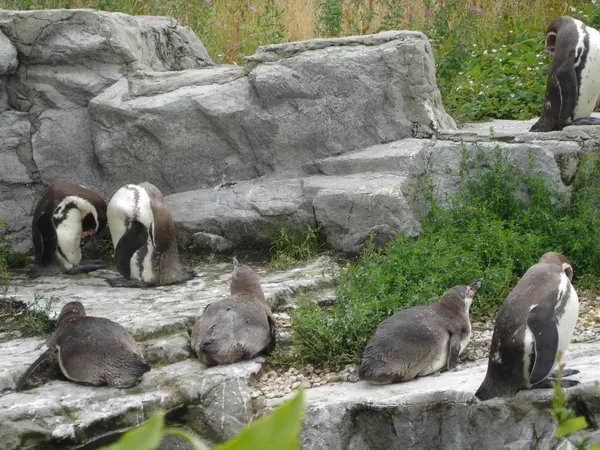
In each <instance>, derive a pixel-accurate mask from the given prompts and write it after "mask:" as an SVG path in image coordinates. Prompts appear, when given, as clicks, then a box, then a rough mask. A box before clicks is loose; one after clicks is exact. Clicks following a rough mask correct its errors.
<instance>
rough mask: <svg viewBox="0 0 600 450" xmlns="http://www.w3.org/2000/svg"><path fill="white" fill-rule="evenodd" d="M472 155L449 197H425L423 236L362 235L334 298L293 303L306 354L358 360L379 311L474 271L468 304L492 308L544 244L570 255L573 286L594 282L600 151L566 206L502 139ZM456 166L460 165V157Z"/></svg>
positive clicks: (432, 297)
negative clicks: (489, 152) (369, 238)
mask: <svg viewBox="0 0 600 450" xmlns="http://www.w3.org/2000/svg"><path fill="white" fill-rule="evenodd" d="M464 158H466V154H465V155H464ZM476 160H477V161H476V164H474V165H473V166H474V168H473V169H472V170H471V171H470V172H469V173H468V174H467V172H464V173H463V181H462V184H461V187H460V188H459V190H458V194H457V196H456V198H454V199H453V201H452V202H451V204H450V206H449V207H444V206H442V205H440V204H437V203H436V202H434V201H433V200H431V199H429V202H430V205H429V210H430V213H429V215H428V216H427V217H426V218H425V219H424V221H423V233H422V235H421V236H420V238H419V239H417V240H409V239H407V238H406V237H404V236H398V237H397V239H396V241H395V242H393V243H391V244H390V245H388V246H387V247H386V248H384V249H380V250H378V249H376V248H375V246H374V245H373V244H368V245H367V246H366V247H365V248H364V250H363V252H362V254H361V256H360V258H359V260H358V261H357V263H356V264H354V265H349V266H348V267H347V268H346V269H345V270H343V271H342V273H341V276H340V280H339V286H338V291H337V300H338V301H337V302H336V303H335V304H334V306H332V307H331V308H329V309H327V310H323V309H321V308H319V307H318V306H316V305H315V304H314V302H303V303H301V304H300V307H299V308H298V309H296V310H294V311H292V320H293V333H294V334H293V339H294V345H295V348H296V351H297V352H298V354H299V358H300V359H301V360H302V361H303V362H306V363H313V364H322V363H325V364H327V365H329V366H330V367H339V366H342V365H344V364H348V363H355V362H357V361H359V360H360V356H361V354H362V351H363V349H364V347H365V345H366V343H367V341H368V339H369V338H370V337H371V336H372V335H373V332H374V330H375V328H376V327H377V325H378V324H379V323H381V321H383V320H384V319H385V318H387V317H389V316H390V315H392V314H393V313H394V312H396V311H398V310H402V309H405V308H410V307H413V306H418V305H424V304H429V303H432V302H435V301H437V300H438V299H439V297H440V296H441V294H442V293H443V292H444V291H445V290H446V289H448V288H450V287H452V286H455V285H457V284H469V283H471V282H473V281H474V280H476V279H477V278H483V279H484V283H483V286H482V288H481V289H480V290H479V291H478V293H477V295H476V297H475V299H474V301H473V304H472V306H471V313H472V316H473V317H474V318H477V317H484V318H490V317H491V316H492V315H493V314H494V313H495V312H496V311H497V310H498V308H499V307H500V305H501V304H502V302H503V299H504V298H505V297H506V295H507V294H508V292H509V291H510V289H511V288H512V286H514V285H515V284H516V282H517V281H518V279H519V278H520V277H521V276H522V275H523V273H524V272H525V271H526V270H527V268H529V267H530V266H531V265H532V264H534V263H535V262H537V261H538V259H539V258H540V256H541V255H542V254H543V253H545V252H548V251H560V252H563V253H564V254H565V255H567V256H568V257H569V259H570V260H571V262H572V263H573V266H574V272H575V280H574V281H575V283H576V285H578V287H579V288H587V287H589V285H588V283H590V284H596V283H597V282H598V278H597V275H596V274H598V273H600V251H599V250H598V246H597V242H599V241H600V216H599V213H598V211H599V208H598V206H600V205H598V203H599V202H600V183H599V181H598V180H600V159H599V158H598V157H597V156H596V157H587V158H585V159H584V161H583V162H582V164H581V165H582V167H581V170H580V171H579V174H578V176H577V178H576V180H575V186H576V189H575V192H574V195H573V198H572V201H571V203H570V206H568V207H567V206H564V203H563V202H561V201H558V200H557V199H560V196H559V195H558V193H557V192H556V191H555V189H554V187H553V186H552V185H550V184H549V183H547V182H546V181H545V180H544V179H543V178H541V176H539V175H538V176H534V175H533V174H532V173H531V171H530V170H529V169H528V170H521V169H519V167H518V166H517V165H516V164H514V163H512V162H511V161H510V160H509V159H508V158H507V157H506V156H505V155H504V154H503V153H502V152H501V151H500V149H497V151H496V154H495V156H493V157H492V158H491V161H489V160H488V161H485V160H484V156H483V153H482V152H478V154H477V155H476ZM462 166H463V170H466V160H465V161H463V164H462ZM467 175H468V176H467ZM424 191H427V189H424ZM520 193H522V194H520ZM518 194H519V195H518Z"/></svg>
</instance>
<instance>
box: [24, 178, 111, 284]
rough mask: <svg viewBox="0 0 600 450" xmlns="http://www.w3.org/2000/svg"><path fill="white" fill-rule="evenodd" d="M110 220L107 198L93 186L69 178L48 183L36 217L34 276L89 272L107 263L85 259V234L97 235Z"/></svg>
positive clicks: (35, 212)
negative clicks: (83, 254) (83, 257)
mask: <svg viewBox="0 0 600 450" xmlns="http://www.w3.org/2000/svg"><path fill="white" fill-rule="evenodd" d="M106 223H107V217H106V202H105V201H104V199H103V198H102V197H100V195H98V194H96V193H95V192H93V191H91V190H90V189H88V188H86V187H84V186H82V185H80V184H75V183H71V182H68V181H57V182H55V183H53V184H51V185H50V186H48V187H47V188H46V189H45V190H44V192H43V193H42V195H41V196H40V198H39V199H38V201H37V203H36V206H35V209H34V212H33V218H32V224H31V228H32V238H33V248H34V253H35V264H34V266H33V268H32V269H31V273H30V275H31V277H33V278H35V277H38V276H44V275H58V274H59V273H61V272H65V273H67V274H77V273H87V272H91V271H93V270H98V269H102V268H104V267H106V264H103V263H102V261H99V260H91V261H81V248H80V246H81V238H85V237H89V236H92V235H96V234H97V233H99V232H101V231H102V230H103V229H104V227H105V226H106Z"/></svg>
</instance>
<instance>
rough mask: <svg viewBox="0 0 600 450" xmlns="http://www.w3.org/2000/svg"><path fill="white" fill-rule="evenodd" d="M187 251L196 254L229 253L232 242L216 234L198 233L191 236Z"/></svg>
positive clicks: (231, 248)
mask: <svg viewBox="0 0 600 450" xmlns="http://www.w3.org/2000/svg"><path fill="white" fill-rule="evenodd" d="M188 250H189V251H191V252H192V253H197V254H198V253H200V254H202V253H210V254H214V253H217V254H222V253H231V251H232V250H233V242H231V241H230V240H229V239H226V238H224V237H222V236H219V235H217V234H211V233H203V232H198V233H194V234H192V243H191V244H190V246H189V247H188Z"/></svg>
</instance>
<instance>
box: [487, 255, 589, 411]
mask: <svg viewBox="0 0 600 450" xmlns="http://www.w3.org/2000/svg"><path fill="white" fill-rule="evenodd" d="M572 278H573V268H572V267H571V264H570V263H569V260H568V259H567V258H566V257H565V256H564V255H562V254H561V253H555V252H550V253H546V254H544V255H543V256H542V257H541V258H540V260H539V262H538V263H537V264H534V265H533V266H531V267H530V268H529V270H527V272H525V275H523V277H522V278H521V279H520V280H519V282H518V283H517V285H516V286H515V287H514V288H513V290H512V291H511V292H510V293H509V294H508V296H507V297H506V299H505V300H504V304H503V305H502V307H501V308H500V311H499V312H498V315H497V317H496V322H495V325H494V333H493V335H492V345H491V348H490V356H489V361H488V368H487V373H486V375H485V379H484V380H483V383H481V386H480V387H479V389H478V390H477V392H476V393H475V396H476V397H477V398H478V399H480V400H488V399H490V398H494V397H503V396H511V395H514V394H516V393H517V392H518V391H520V390H523V389H533V388H550V387H552V384H551V382H552V381H554V380H553V376H552V375H551V372H552V369H553V368H554V365H555V364H556V355H557V354H558V352H561V353H562V354H564V352H565V350H566V349H567V347H568V345H569V343H570V341H571V338H572V336H573V331H574V329H575V324H576V323H577V316H578V314H579V298H578V296H577V292H576V291H575V289H574V288H573V285H572V284H571V280H572ZM578 372H579V371H577V370H568V371H563V376H570V375H574V374H576V373H578ZM576 384H579V382H578V381H575V380H562V385H563V387H570V386H574V385H576Z"/></svg>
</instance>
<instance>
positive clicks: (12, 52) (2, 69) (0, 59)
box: [0, 31, 19, 76]
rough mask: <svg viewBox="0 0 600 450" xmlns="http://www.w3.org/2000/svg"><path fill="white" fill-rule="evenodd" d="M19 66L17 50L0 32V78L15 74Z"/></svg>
mask: <svg viewBox="0 0 600 450" xmlns="http://www.w3.org/2000/svg"><path fill="white" fill-rule="evenodd" d="M18 65H19V60H18V59H17V49H16V48H15V46H14V45H12V43H11V42H10V40H9V39H8V38H7V37H6V36H4V33H2V32H1V31H0V76H2V75H7V74H8V75H9V74H12V73H14V72H15V70H17V66H18Z"/></svg>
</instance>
